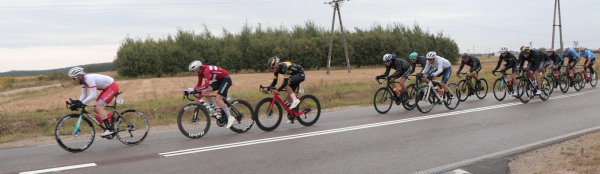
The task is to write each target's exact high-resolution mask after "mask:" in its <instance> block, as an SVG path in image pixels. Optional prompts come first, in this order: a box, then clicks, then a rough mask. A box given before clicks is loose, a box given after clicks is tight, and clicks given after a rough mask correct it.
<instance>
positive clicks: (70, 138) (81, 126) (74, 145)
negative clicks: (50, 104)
mask: <svg viewBox="0 0 600 174" xmlns="http://www.w3.org/2000/svg"><path fill="white" fill-rule="evenodd" d="M79 117H80V115H79V114H69V115H67V116H65V117H63V118H62V119H60V121H58V124H56V129H55V131H54V134H55V137H56V142H58V145H59V146H60V147H62V148H63V149H65V150H66V151H69V152H83V151H84V150H86V149H87V148H89V147H90V146H91V145H92V143H93V142H94V136H95V132H94V125H93V124H92V122H91V121H90V120H89V119H87V118H86V117H84V116H81V119H79ZM76 128H77V130H75V129H76Z"/></svg>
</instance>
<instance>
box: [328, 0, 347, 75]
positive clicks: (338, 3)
mask: <svg viewBox="0 0 600 174" xmlns="http://www.w3.org/2000/svg"><path fill="white" fill-rule="evenodd" d="M344 1H350V0H333V1H331V2H325V4H329V5H331V7H333V20H332V21H331V37H330V38H329V55H328V56H327V74H329V68H330V67H331V52H332V50H333V29H334V27H335V11H337V13H338V17H339V20H340V28H341V30H342V38H343V40H344V53H346V66H347V67H348V73H350V59H348V48H347V47H346V36H345V34H344V25H342V15H341V14H340V7H341V4H344Z"/></svg>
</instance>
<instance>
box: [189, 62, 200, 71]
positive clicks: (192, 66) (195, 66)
mask: <svg viewBox="0 0 600 174" xmlns="http://www.w3.org/2000/svg"><path fill="white" fill-rule="evenodd" d="M200 67H202V62H200V61H199V60H194V61H193V62H192V63H190V66H189V70H190V71H196V70H197V69H198V68H200Z"/></svg>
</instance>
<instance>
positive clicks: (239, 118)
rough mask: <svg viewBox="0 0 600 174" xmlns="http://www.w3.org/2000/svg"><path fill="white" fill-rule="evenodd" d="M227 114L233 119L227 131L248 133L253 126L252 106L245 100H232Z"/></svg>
mask: <svg viewBox="0 0 600 174" xmlns="http://www.w3.org/2000/svg"><path fill="white" fill-rule="evenodd" d="M229 113H231V116H232V117H234V118H235V121H234V122H233V125H231V127H230V128H229V129H231V130H232V131H234V132H237V133H244V132H248V130H250V128H252V126H253V125H254V120H253V119H252V118H253V115H254V110H252V105H250V103H248V102H247V101H245V100H234V101H232V102H231V107H230V108H229Z"/></svg>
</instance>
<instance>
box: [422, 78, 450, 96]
mask: <svg viewBox="0 0 600 174" xmlns="http://www.w3.org/2000/svg"><path fill="white" fill-rule="evenodd" d="M433 82H434V81H433V80H430V81H429V83H427V85H426V86H428V88H427V92H426V93H425V95H423V100H424V99H427V97H429V92H431V89H432V88H433V86H434V85H433ZM435 83H439V82H438V81H435ZM448 91H450V93H452V95H454V96H456V95H455V94H454V92H452V91H451V90H448ZM433 93H434V94H435V97H436V98H437V99H438V100H442V98H441V97H440V93H439V92H437V91H436V90H433Z"/></svg>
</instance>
